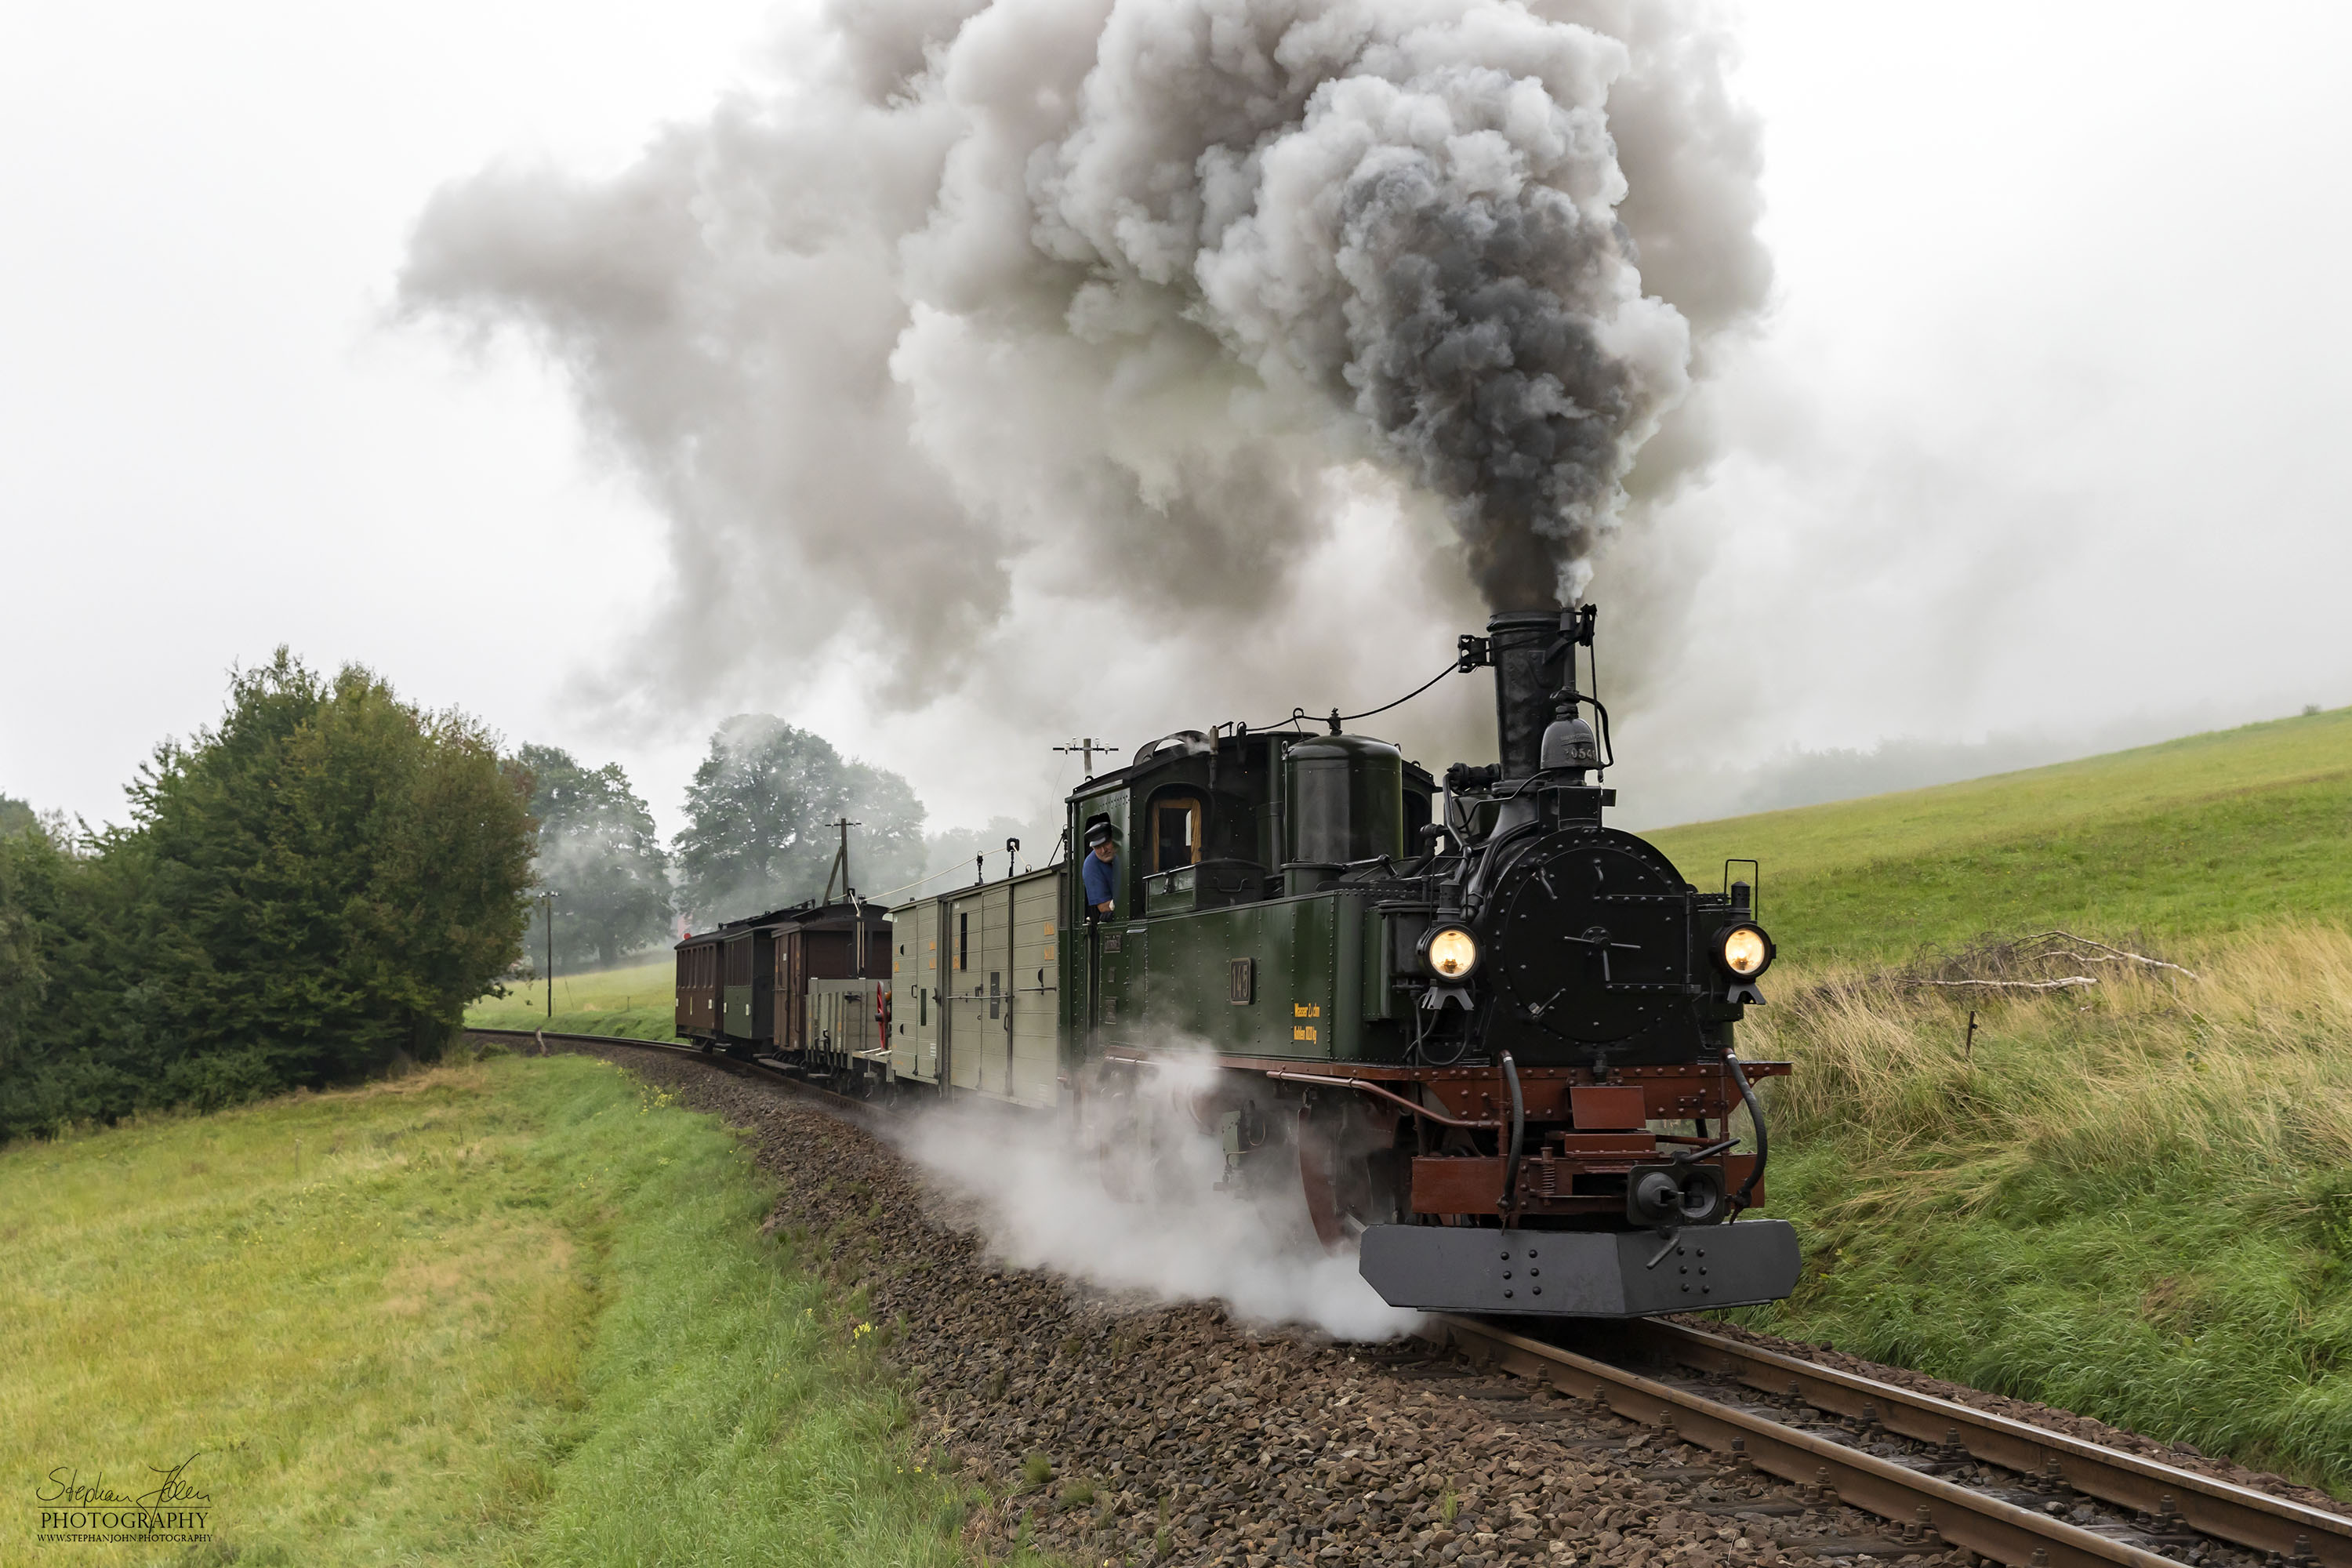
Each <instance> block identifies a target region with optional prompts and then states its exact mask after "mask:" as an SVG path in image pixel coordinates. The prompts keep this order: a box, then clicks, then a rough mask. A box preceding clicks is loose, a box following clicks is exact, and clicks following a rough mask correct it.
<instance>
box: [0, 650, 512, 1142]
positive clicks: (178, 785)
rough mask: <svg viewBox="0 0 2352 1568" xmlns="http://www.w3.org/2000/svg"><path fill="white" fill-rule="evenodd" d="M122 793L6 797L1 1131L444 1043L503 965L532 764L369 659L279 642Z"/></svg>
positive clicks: (200, 1101) (210, 1101)
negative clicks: (342, 659)
mask: <svg viewBox="0 0 2352 1568" xmlns="http://www.w3.org/2000/svg"><path fill="white" fill-rule="evenodd" d="M11 804H12V805H13V804H15V803H11ZM532 851H533V835H532V829H531V818H530V809H529V781H528V778H527V776H526V775H525V774H524V773H522V772H521V770H520V769H519V768H518V767H516V766H514V765H513V764H512V763H509V762H505V761H502V760H501V759H500V758H499V755H498V752H497V748H496V746H495V745H494V743H493V742H492V739H491V737H490V736H489V735H488V733H487V732H485V731H483V730H482V729H481V728H480V727H479V726H478V725H477V724H476V723H474V722H473V721H471V720H468V719H467V718H466V717H465V716H463V715H462V714H457V713H432V712H425V711H422V710H418V709H416V708H414V707H412V706H410V705H408V704H406V703H404V702H402V701H401V700H399V699H398V698H397V697H396V696H395V695H394V692H393V690H392V689H391V688H389V687H388V686H386V685H385V684H384V683H383V681H381V680H379V679H377V678H376V677H374V676H373V675H372V674H370V673H369V672H368V671H366V670H365V669H362V668H357V667H351V668H345V669H343V670H342V671H341V673H340V674H338V675H337V676H335V677H334V678H333V679H325V678H322V677H320V676H317V675H314V674H313V673H312V672H310V670H308V669H307V668H304V667H303V666H302V665H301V664H300V663H299V662H298V661H296V660H295V659H293V658H290V657H289V655H288V654H287V653H286V651H285V650H284V649H282V648H281V649H280V650H279V651H278V656H277V658H276V659H275V660H273V661H272V662H271V663H270V664H269V665H268V666H265V667H263V668H259V669H255V670H250V671H247V672H244V673H242V674H239V675H238V676H236V678H235V679H234V681H233V682H232V685H231V689H230V693H229V704H228V711H227V713H226V716H225V717H224V718H223V720H222V721H221V722H220V724H219V726H218V727H217V728H215V729H209V730H202V731H197V733H196V734H195V735H194V737H192V738H191V739H190V740H188V741H186V742H166V743H165V744H164V745H163V746H162V747H160V748H159V749H158V750H157V751H156V752H155V755H154V758H153V760H152V762H151V763H149V764H148V765H147V766H146V767H145V768H144V769H143V770H142V773H141V774H140V777H139V779H138V780H137V782H136V783H135V784H133V785H132V786H131V821H130V823H129V825H128V826H122V827H117V828H110V829H107V830H105V831H102V832H99V833H95V834H88V833H71V832H67V831H64V830H63V828H62V825H59V824H56V823H44V822H42V821H39V820H37V819H34V818H32V816H31V814H30V812H29V811H27V810H21V809H20V810H14V811H8V812H5V813H0V1137H13V1136H16V1135H18V1134H21V1133H26V1132H37V1131H52V1130H55V1129H56V1128H58V1127H60V1126H62V1125H64V1124H66V1123H68V1122H73V1121H92V1120H112V1119H114V1118H117V1117H120V1116H121V1115H124V1114H126V1113H128V1112H131V1111H133V1110H141V1109H143V1108H147V1107H151V1106H159V1105H169V1104H181V1103H193V1104H195V1105H198V1106H205V1107H209V1106H215V1105H223V1104H227V1103H231V1102H234V1101H236V1100H246V1099H249V1098H252V1097H253V1096H255V1095H258V1094H266V1093H269V1092H272V1091H274V1090H277V1089H285V1088H288V1087H291V1086H295V1085H303V1084H321V1083H328V1082H335V1081H342V1080H347V1079H353V1078H356V1077H360V1076H363V1075H365V1074H366V1073H368V1072H371V1071H373V1070H376V1069H379V1068H383V1067H384V1066H385V1065H387V1064H388V1063H390V1062H392V1061H394V1060H395V1059H397V1058H401V1057H403V1056H413V1057H429V1056H433V1055H436V1054H437V1053H438V1052H439V1050H440V1049H441V1047H442V1046H443V1045H444V1044H445V1043H446V1041H447V1040H448V1039H449V1038H450V1037H452V1035H453V1034H454V1033H455V1031H456V1030H457V1027H458V1026H459V1023H460V1020H461V1018H462V1016H463V1013H464V1009H465V1006H466V1004H467V1003H468V1002H470V1001H472V1000H473V999H474V998H475V997H477V996H479V995H482V994H485V993H486V992H488V991H489V990H491V989H493V988H494V987H495V986H496V984H497V983H498V977H499V975H501V974H503V973H506V972H507V970H508V969H509V967H510V966H511V965H512V963H513V962H514V958H515V954H516V952H517V951H518V947H519V945H520V938H521V936H522V931H523V922H524V919H525V914H526V905H527V902H528V900H529V897H530V881H531V859H532Z"/></svg>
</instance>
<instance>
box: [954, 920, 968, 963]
mask: <svg viewBox="0 0 2352 1568" xmlns="http://www.w3.org/2000/svg"><path fill="white" fill-rule="evenodd" d="M956 967H957V968H958V969H968V968H970V967H971V915H970V914H969V913H967V912H965V911H963V910H958V911H957V912H956Z"/></svg>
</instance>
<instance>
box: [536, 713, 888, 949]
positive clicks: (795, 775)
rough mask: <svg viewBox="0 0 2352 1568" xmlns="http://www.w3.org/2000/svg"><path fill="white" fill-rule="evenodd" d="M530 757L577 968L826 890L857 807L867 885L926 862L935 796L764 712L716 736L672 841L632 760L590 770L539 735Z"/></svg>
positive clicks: (560, 918)
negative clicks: (632, 783) (929, 807)
mask: <svg viewBox="0 0 2352 1568" xmlns="http://www.w3.org/2000/svg"><path fill="white" fill-rule="evenodd" d="M516 760H517V762H518V763H520V765H521V766H522V767H524V768H525V769H527V770H529V772H530V775H531V778H532V781H533V784H532V794H531V815H532V816H534V817H536V818H537V819H538V821H539V825H540V826H539V858H538V863H537V876H538V879H539V880H540V882H541V885H543V886H544V887H547V888H551V889H554V891H555V894H556V899H555V910H554V918H555V959H556V962H557V963H558V964H560V965H562V966H564V967H567V968H568V967H574V966H584V965H590V964H598V965H611V964H614V963H618V962H620V960H621V959H622V958H623V957H624V956H625V955H626V954H628V953H631V952H637V951H640V950H642V949H644V948H646V947H650V946H654V945H656V944H657V943H661V942H667V941H668V940H669V939H670V937H671V936H673V935H674V934H675V932H676V929H677V921H679V920H681V919H683V920H686V921H689V922H691V923H692V924H694V925H697V926H700V927H705V928H707V927H709V926H711V925H715V924H717V923H719V921H730V920H736V919H740V918H741V917H743V916H746V915H754V914H760V913H763V912H765V911H766V910H775V909H782V908H783V907H784V906H786V905H788V904H793V903H797V902H799V901H800V900H803V899H811V898H815V897H817V896H818V895H820V894H821V893H823V891H824V886H825V882H826V880H827V879H828V876H829V874H830V872H831V869H832V866H833V858H834V854H835V850H836V849H838V848H839V847H840V843H841V839H840V836H839V834H838V832H837V831H836V830H835V826H834V824H835V823H836V822H839V821H842V820H844V819H846V820H848V821H851V822H854V823H856V825H857V826H856V827H855V828H853V829H852V830H851V834H850V864H851V869H852V871H853V872H854V873H855V875H856V885H857V888H858V889H859V891H860V892H861V893H864V894H866V895H867V896H869V897H870V896H872V895H875V894H877V893H881V892H885V891H887V890H888V889H894V888H898V887H899V886H901V885H903V884H905V883H907V882H910V881H912V880H914V879H916V878H917V877H919V876H921V875H922V874H923V871H924V857H925V852H926V849H925V840H924V837H923V804H922V802H921V801H919V800H918V799H916V798H915V792H914V790H913V789H912V788H911V787H910V786H909V785H908V783H907V781H906V780H905V779H903V778H901V777H899V776H898V774H897V773H889V772H887V771H885V770H884V769H881V768H876V767H871V766H869V765H867V764H866V763H861V762H856V761H855V760H852V759H849V758H845V757H844V756H842V754H841V753H840V752H838V751H836V750H835V748H834V746H833V744H832V742H829V741H827V740H826V739H825V738H824V736H822V735H819V734H815V733H814V732H813V731H807V730H801V729H795V728H794V727H793V726H792V725H790V724H787V723H785V722H784V721H782V720H781V719H776V718H772V717H771V716H769V715H767V714H764V713H747V714H740V715H738V716H737V717H735V718H732V719H730V720H728V721H726V722H725V723H724V724H721V725H720V726H719V730H718V732H717V733H716V734H714V735H712V736H711V738H710V750H709V753H708V754H707V755H705V757H704V758H703V760H702V763H701V765H700V766H699V767H698V768H697V769H696V770H695V774H694V782H693V784H691V785H690V786H688V790H687V797H686V826H685V828H684V830H683V831H682V832H680V833H679V834H678V836H677V842H676V843H675V844H674V845H673V846H672V847H670V849H668V850H667V851H666V850H665V849H664V848H663V847H662V844H661V840H660V837H659V836H658V835H657V834H656V832H655V831H654V821H653V814H652V813H651V812H649V811H647V810H646V803H645V802H644V801H643V800H642V799H640V798H639V797H638V795H636V793H635V791H634V790H632V789H631V788H630V787H629V780H628V775H627V774H625V773H623V772H622V771H621V768H620V765H619V764H618V763H606V764H605V765H604V766H603V767H601V768H595V769H590V768H587V767H583V765H582V764H581V763H579V762H577V761H576V760H574V759H573V758H572V755H571V753H569V752H563V751H561V750H558V749H557V748H555V747H553V746H525V747H523V748H522V750H521V751H520V752H518V753H517V754H516ZM544 910H545V906H544V905H541V906H540V907H539V910H538V911H537V912H534V914H533V916H532V925H531V928H530V936H529V938H528V942H527V952H529V953H531V954H536V953H539V952H542V951H544V949H543V947H542V945H541V944H542V943H543V942H545V941H546V931H545V930H544V928H543V927H541V925H540V924H539V923H538V922H539V921H541V919H543V918H544V912H543V911H544Z"/></svg>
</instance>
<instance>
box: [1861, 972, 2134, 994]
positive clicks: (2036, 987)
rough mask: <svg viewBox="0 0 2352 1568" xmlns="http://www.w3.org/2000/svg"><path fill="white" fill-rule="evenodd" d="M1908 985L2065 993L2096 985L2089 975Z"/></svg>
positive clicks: (1928, 981) (1922, 982) (1909, 981)
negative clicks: (2073, 989)
mask: <svg viewBox="0 0 2352 1568" xmlns="http://www.w3.org/2000/svg"><path fill="white" fill-rule="evenodd" d="M1902 984H1906V985H1990V986H1995V987H1999V988H2000V989H2004V990H2012V991H2063V990H2065V989H2066V988H2067V987H2068V986H2070V985H2096V984H2098V982H2097V981H2096V980H2094V979H2092V978H2091V977H2090V976H2089V975H2087V974H2069V975H2067V976H2066V977H2065V978H2064V979H2063V980H1906V981H1904V982H1903V983H1902Z"/></svg>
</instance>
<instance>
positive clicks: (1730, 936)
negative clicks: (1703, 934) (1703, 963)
mask: <svg viewBox="0 0 2352 1568" xmlns="http://www.w3.org/2000/svg"><path fill="white" fill-rule="evenodd" d="M1715 943H1716V946H1715V953H1716V962H1717V963H1720V964H1722V965H1723V967H1724V970H1725V972H1726V973H1730V974H1736V975H1738V977H1739V978H1740V979H1742V980H1753V979H1755V978H1756V977H1757V976H1758V975H1759V974H1761V973H1764V972H1765V971H1766V970H1768V969H1769V968H1771V967H1772V939H1771V938H1770V937H1769V936H1766V935H1765V934H1764V928H1763V927H1761V926H1754V925H1736V926H1731V927H1729V928H1727V929H1726V930H1725V931H1722V932H1721V933H1720V934H1718V935H1717V937H1716V939H1715Z"/></svg>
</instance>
